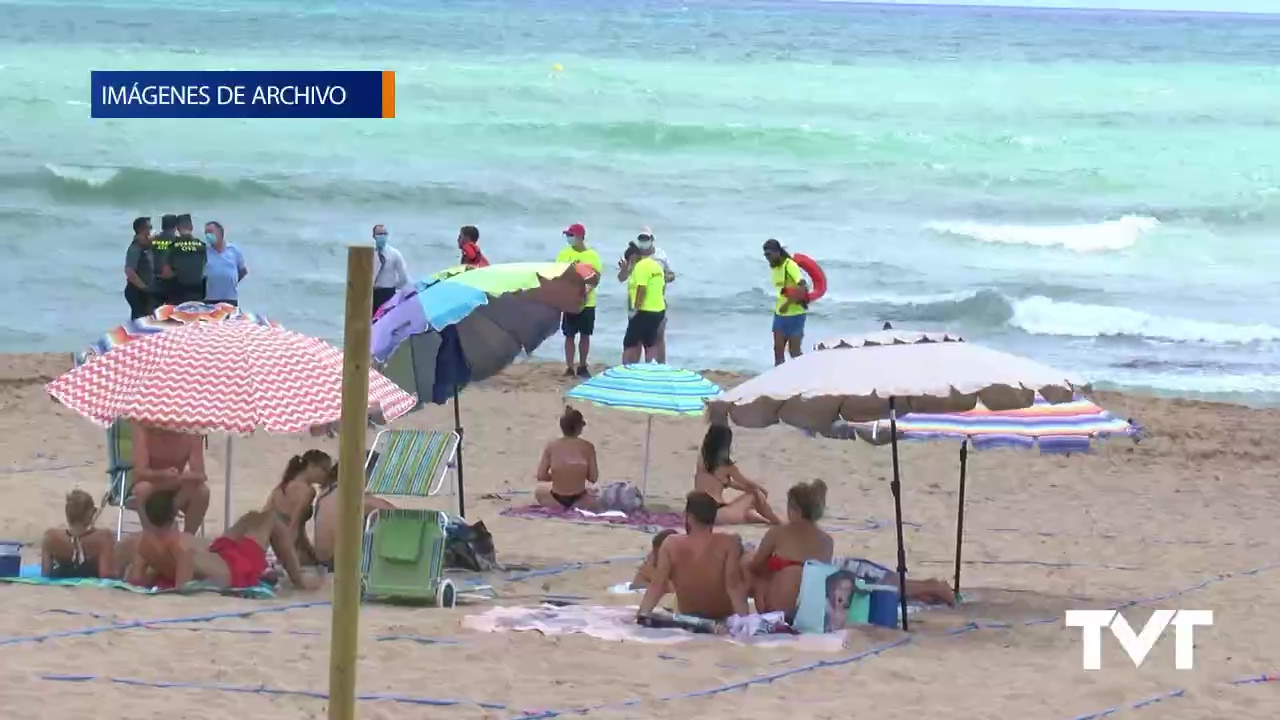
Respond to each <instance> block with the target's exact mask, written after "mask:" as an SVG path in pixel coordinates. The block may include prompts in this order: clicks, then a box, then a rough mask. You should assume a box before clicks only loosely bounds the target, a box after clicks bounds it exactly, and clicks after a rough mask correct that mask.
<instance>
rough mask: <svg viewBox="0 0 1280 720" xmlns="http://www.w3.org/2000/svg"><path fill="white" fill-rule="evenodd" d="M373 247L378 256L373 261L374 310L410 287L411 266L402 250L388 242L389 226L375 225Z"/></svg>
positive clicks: (376, 311) (376, 310)
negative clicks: (406, 263)
mask: <svg viewBox="0 0 1280 720" xmlns="http://www.w3.org/2000/svg"><path fill="white" fill-rule="evenodd" d="M373 247H374V249H375V250H377V252H378V257H377V259H376V260H374V262H373V312H374V314H375V315H376V314H377V313H378V308H380V307H382V305H383V304H384V303H386V302H387V301H388V300H390V299H391V298H392V297H394V296H395V294H396V291H397V290H399V289H400V288H404V287H408V286H409V283H410V282H411V281H410V280H409V268H408V267H406V266H405V264H404V256H403V255H401V254H400V251H399V250H397V249H395V248H393V247H391V246H390V245H388V244H387V226H385V225H374V226H373Z"/></svg>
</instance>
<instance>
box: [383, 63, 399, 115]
mask: <svg viewBox="0 0 1280 720" xmlns="http://www.w3.org/2000/svg"><path fill="white" fill-rule="evenodd" d="M395 116H396V71H395V70H383V71H382V117H384V118H393V117H395Z"/></svg>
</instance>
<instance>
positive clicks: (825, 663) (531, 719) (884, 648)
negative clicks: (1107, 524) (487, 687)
mask: <svg viewBox="0 0 1280 720" xmlns="http://www.w3.org/2000/svg"><path fill="white" fill-rule="evenodd" d="M588 564H591V563H579V564H574V565H572V566H566V569H575V568H577V567H583V566H585V565H588ZM596 564H599V563H596ZM1278 567H1280V563H1272V564H1268V565H1263V566H1261V567H1257V568H1254V569H1252V570H1243V571H1239V572H1228V573H1223V574H1221V575H1217V576H1214V577H1211V578H1208V579H1206V580H1204V581H1202V582H1199V583H1197V584H1195V585H1192V586H1190V587H1187V588H1183V589H1181V590H1175V591H1172V592H1168V593H1164V594H1162V595H1154V596H1151V597H1148V598H1141V599H1137V600H1130V601H1127V602H1125V603H1123V604H1120V605H1118V606H1116V607H1115V608H1113V609H1116V610H1120V609H1124V608H1128V607H1133V606H1135V605H1141V604H1145V603H1149V602H1157V601H1160V600H1167V599H1170V598H1175V597H1179V596H1182V595H1186V594H1188V593H1192V592H1195V591H1198V590H1202V589H1204V588H1206V587H1209V586H1211V585H1216V584H1218V583H1222V582H1225V581H1227V580H1230V579H1232V578H1236V577H1248V576H1256V575H1259V574H1261V573H1263V572H1266V571H1268V570H1273V569H1276V568H1278ZM328 604H329V603H327V602H317V603H293V604H290V605H279V606H275V607H272V608H262V609H260V610H249V611H243V612H233V613H214V614H211V615H205V616H191V617H184V618H166V619H164V620H160V621H155V620H153V621H139V622H136V623H123V624H117V625H110V626H104V627H100V628H86V629H84V630H78V631H77V630H73V631H68V632H62V633H49V634H47V635H43V636H29V637H25V638H8V639H5V640H0V645H9V644H17V642H39V641H42V640H45V639H53V638H58V637H72V636H77V635H89V634H93V633H95V632H106V631H110V630H120V629H127V628H130V627H144V626H146V625H148V624H161V623H166V624H167V623H178V622H200V621H207V620H214V619H219V618H223V617H245V616H248V615H254V614H261V613H266V612H285V611H287V610H290V609H295V608H298V607H316V606H320V605H328ZM1058 620H1059V618H1057V617H1056V616H1055V617H1052V618H1040V619H1035V620H1028V621H1025V622H1023V623H1021V624H1023V625H1037V624H1048V623H1053V622H1057V621H1058ZM1008 627H1011V625H1010V624H1007V623H978V622H974V623H970V624H969V625H967V626H964V627H962V628H958V629H957V630H955V631H953V632H950V633H948V634H949V635H951V636H955V635H962V634H965V633H969V632H975V631H978V630H986V629H1006V628H1008ZM15 641H16V642H15ZM913 641H914V636H910V635H908V636H906V637H904V638H902V639H900V640H897V641H895V642H892V643H887V644H884V645H879V646H876V647H873V648H870V649H868V650H864V651H862V652H859V653H856V654H854V655H850V656H848V657H844V658H839V659H836V660H820V661H818V662H814V663H809V664H806V665H800V666H798V667H794V668H789V669H786V670H782V671H779V672H776V673H772V674H769V675H763V676H758V677H752V678H748V679H746V680H740V681H737V682H734V683H729V684H726V685H720V686H716V687H711V688H707V689H704V690H694V691H690V692H684V693H677V694H673V695H666V696H662V697H658V698H654V700H657V701H663V702H665V701H669V700H679V699H686V698H695V697H711V696H714V695H721V694H724V693H727V692H730V691H733V690H744V689H746V688H749V687H751V686H753V685H763V684H769V683H772V682H774V681H775V680H781V679H783V678H787V677H790V676H792V675H799V674H801V673H806V672H810V671H813V670H819V669H822V668H830V667H841V666H845V665H850V664H853V663H858V662H861V661H862V660H866V659H869V658H872V657H876V656H878V655H881V654H883V653H885V652H888V651H890V650H893V649H895V648H899V647H903V646H905V645H908V644H910V643H912V642H913ZM40 677H41V678H42V679H46V680H54V681H68V682H85V681H90V680H99V679H101V680H105V681H108V682H114V683H118V684H126V685H136V686H139V687H155V688H188V689H201V690H218V691H223V692H238V693H256V694H267V695H294V696H302V697H311V698H315V699H328V694H327V693H321V692H318V691H302V690H280V689H275V688H267V687H246V686H230V685H220V684H201V683H185V682H183V683H169V682H149V681H141V680H130V679H122V678H98V677H97V676H93V675H41V676H40ZM1275 680H1280V678H1277V677H1272V676H1265V675H1264V676H1255V677H1252V678H1242V679H1240V681H1239V682H1233V684H1238V685H1244V684H1257V683H1261V682H1270V681H1275ZM1183 694H1184V691H1183V690H1174V691H1171V692H1170V693H1166V694H1164V695H1160V696H1156V697H1154V698H1148V699H1146V700H1142V701H1139V702H1138V703H1135V704H1133V705H1129V706H1122V707H1118V708H1109V709H1107V710H1103V711H1101V713H1094V714H1092V715H1084V716H1080V717H1079V718H1075V719H1074V720H1092V719H1096V718H1102V717H1106V716H1108V715H1111V714H1114V713H1116V712H1119V711H1120V710H1124V709H1138V708H1142V707H1147V706H1149V705H1152V704H1155V703H1158V702H1161V701H1163V700H1167V699H1170V698H1173V697H1181V696H1182V695H1183ZM357 699H358V700H361V701H377V700H382V701H388V702H398V703H405V704H416V705H435V706H453V705H468V706H479V707H482V708H485V709H494V710H506V709H509V708H507V707H506V706H503V705H499V704H496V703H492V704H486V703H476V702H470V701H463V700H437V699H431V698H413V697H409V696H403V695H392V694H372V695H361V696H359V697H358V698H357ZM651 701H652V700H646V699H644V698H633V699H630V700H626V701H623V702H620V703H608V704H603V705H595V706H588V707H580V708H569V709H561V710H544V711H541V712H535V713H529V712H524V713H521V714H520V715H518V716H516V717H515V718H513V720H549V719H551V718H558V717H561V716H566V715H582V714H586V713H590V712H594V711H597V710H604V709H615V708H626V707H631V706H635V705H639V704H642V703H644V702H651Z"/></svg>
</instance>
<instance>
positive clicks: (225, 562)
mask: <svg viewBox="0 0 1280 720" xmlns="http://www.w3.org/2000/svg"><path fill="white" fill-rule="evenodd" d="M176 497H177V493H175V492H172V491H166V490H156V491H153V492H152V493H151V494H149V495H148V496H147V500H146V502H145V503H144V504H143V506H142V513H143V517H145V518H146V524H145V525H144V526H143V529H142V534H141V536H140V537H139V539H138V544H137V547H136V549H135V550H134V555H133V559H132V561H131V562H130V564H129V568H128V569H127V570H126V572H125V580H126V581H128V582H129V583H131V584H133V585H138V586H140V587H159V588H182V587H183V586H185V585H186V584H187V583H189V582H191V581H193V580H203V581H205V582H207V583H210V584H212V585H216V586H218V587H221V588H247V587H253V586H255V585H257V584H258V583H259V581H260V580H261V579H262V576H263V574H264V573H266V571H267V547H271V548H272V549H273V550H275V553H276V557H278V558H280V561H281V562H282V563H283V564H284V569H285V572H286V573H288V575H289V580H290V581H292V582H293V584H294V585H295V586H297V587H298V588H300V589H303V590H313V589H315V588H317V587H319V584H320V583H319V579H318V578H311V577H308V576H306V575H304V574H303V572H302V567H301V566H300V565H299V564H298V555H297V552H296V550H295V549H294V546H293V538H291V537H289V536H288V532H287V530H286V528H285V527H284V525H283V524H281V523H278V522H276V516H275V514H274V513H272V512H269V511H265V510H255V511H252V512H249V513H247V514H245V515H244V516H243V517H241V518H240V519H239V520H237V521H236V523H235V525H232V526H231V529H230V530H228V531H227V532H226V534H225V535H223V536H222V537H220V538H217V539H216V540H214V541H213V542H211V543H209V544H208V545H207V546H206V545H205V544H204V543H203V542H202V541H200V540H198V539H197V538H194V537H192V536H191V535H189V534H187V533H184V532H179V531H178V529H177V528H175V527H174V525H173V523H174V521H175V520H176V519H177V517H178V508H177V503H176Z"/></svg>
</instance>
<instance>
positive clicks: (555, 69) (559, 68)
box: [551, 63, 564, 72]
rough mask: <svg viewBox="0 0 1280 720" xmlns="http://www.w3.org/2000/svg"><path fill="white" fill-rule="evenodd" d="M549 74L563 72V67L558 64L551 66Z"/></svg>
mask: <svg viewBox="0 0 1280 720" xmlns="http://www.w3.org/2000/svg"><path fill="white" fill-rule="evenodd" d="M551 72H564V66H563V65H561V64H560V63H556V64H555V65H552V66H551Z"/></svg>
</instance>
